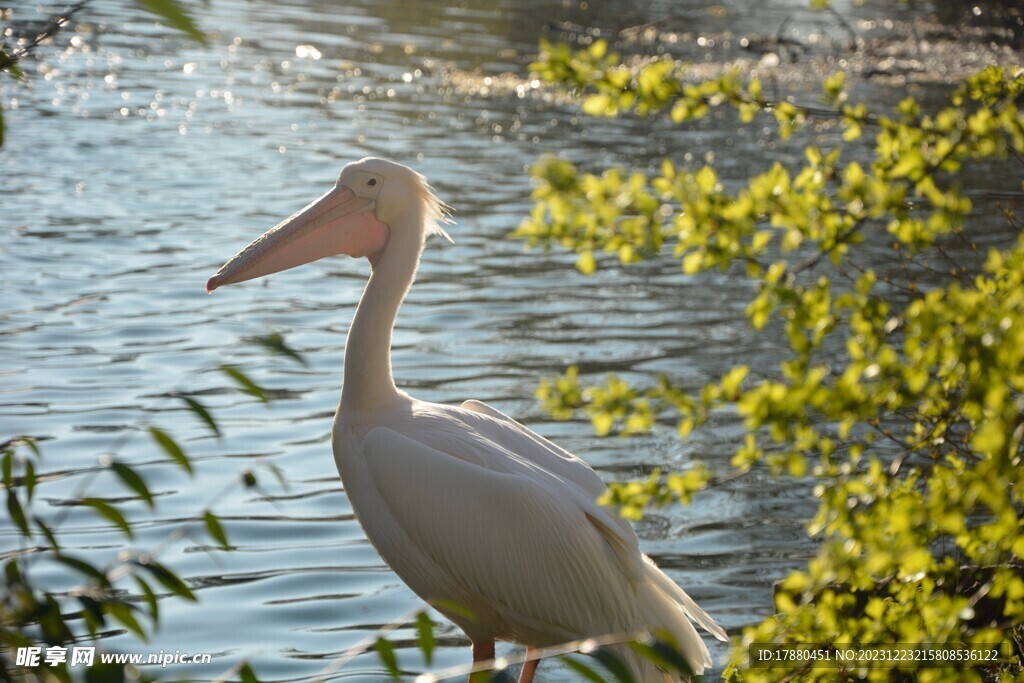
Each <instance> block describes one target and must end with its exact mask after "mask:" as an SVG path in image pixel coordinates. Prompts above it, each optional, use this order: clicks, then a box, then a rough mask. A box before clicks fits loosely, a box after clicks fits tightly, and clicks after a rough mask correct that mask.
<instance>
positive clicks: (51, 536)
mask: <svg viewBox="0 0 1024 683" xmlns="http://www.w3.org/2000/svg"><path fill="white" fill-rule="evenodd" d="M32 521H33V522H34V523H35V525H36V527H37V528H38V529H39V530H40V531H42V532H43V536H46V540H47V541H49V542H50V549H51V550H53V551H54V552H58V553H59V552H60V543H58V542H57V535H56V534H55V533H53V530H52V529H50V527H49V526H47V525H46V523H45V522H44V521H43V520H41V519H39V518H38V517H35V516H33V517H32Z"/></svg>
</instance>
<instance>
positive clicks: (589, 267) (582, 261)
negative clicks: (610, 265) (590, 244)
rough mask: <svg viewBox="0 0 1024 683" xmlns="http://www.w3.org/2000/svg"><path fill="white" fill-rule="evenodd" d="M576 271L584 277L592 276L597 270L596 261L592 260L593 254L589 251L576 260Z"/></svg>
mask: <svg viewBox="0 0 1024 683" xmlns="http://www.w3.org/2000/svg"><path fill="white" fill-rule="evenodd" d="M576 269H577V270H579V271H580V272H581V273H583V274H584V275H593V273H594V270H596V269H597V260H596V259H595V258H594V252H592V251H590V250H589V249H588V250H587V251H585V252H583V253H582V254H580V256H579V258H578V259H576Z"/></svg>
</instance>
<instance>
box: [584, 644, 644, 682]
mask: <svg viewBox="0 0 1024 683" xmlns="http://www.w3.org/2000/svg"><path fill="white" fill-rule="evenodd" d="M594 657H595V658H596V659H597V661H599V662H601V664H603V665H604V667H605V668H606V669H608V671H609V672H611V674H612V675H613V676H615V680H617V681H619V683H636V682H635V681H634V680H633V676H632V674H630V673H629V669H627V668H626V665H625V664H623V662H622V660H621V659H619V657H618V656H617V655H616V654H615V653H614V652H612V651H611V650H610V649H608V648H606V647H601V648H598V649H597V650H596V651H595V652H594Z"/></svg>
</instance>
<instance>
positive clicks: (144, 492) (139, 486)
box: [110, 460, 154, 509]
mask: <svg viewBox="0 0 1024 683" xmlns="http://www.w3.org/2000/svg"><path fill="white" fill-rule="evenodd" d="M110 469H111V470H113V472H114V474H116V475H117V477H118V479H120V480H121V481H122V482H123V483H124V485H125V486H127V487H128V488H130V489H131V490H132V491H135V493H137V494H139V497H140V498H142V500H144V501H146V504H147V505H149V507H150V509H153V506H154V502H153V494H151V493H150V492H149V487H148V486H146V482H145V480H144V479H143V478H142V476H141V475H140V474H139V473H138V472H136V471H135V470H134V469H132V468H131V467H130V466H128V465H125V464H124V463H120V462H117V461H116V460H115V461H114V462H112V463H111V464H110Z"/></svg>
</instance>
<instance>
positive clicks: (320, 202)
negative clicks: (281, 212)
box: [206, 157, 451, 292]
mask: <svg viewBox="0 0 1024 683" xmlns="http://www.w3.org/2000/svg"><path fill="white" fill-rule="evenodd" d="M447 220H448V219H447V207H445V205H444V203H443V202H441V201H440V200H439V199H438V198H437V197H436V196H435V195H434V193H433V191H432V190H431V189H430V186H429V185H427V182H426V179H425V178H424V177H423V176H421V175H420V174H419V173H417V172H416V171H414V170H412V169H411V168H409V167H408V166H403V165H402V164H397V163H395V162H393V161H388V160H387V159H377V158H373V157H368V158H366V159H362V160H360V161H355V162H352V163H350V164H347V165H346V166H345V167H344V168H343V169H342V170H341V175H339V176H338V182H337V183H335V185H334V187H333V188H331V189H330V190H328V191H327V192H326V193H325V194H324V195H323V196H321V197H320V198H319V199H317V200H315V201H314V202H313V203H311V204H309V205H308V206H306V207H305V208H303V209H302V210H300V211H299V212H297V213H295V214H293V215H292V216H290V217H289V218H286V219H285V220H283V221H282V222H281V223H279V224H277V225H276V226H274V227H273V228H271V229H270V230H268V231H267V232H265V233H264V234H263V235H261V236H260V237H258V238H257V239H256V240H254V241H253V242H252V243H251V244H249V246H247V247H245V248H244V249H242V251H240V252H238V253H237V254H235V256H234V257H232V258H231V260H230V261H228V262H227V263H225V264H224V265H223V266H221V268H220V270H218V271H217V273H216V274H215V275H214V276H213V277H211V278H210V279H209V281H208V282H207V283H206V291H207V292H212V291H213V290H215V289H217V288H218V287H221V286H223V285H230V284H234V283H236V282H244V281H245V280H252V279H253V278H258V277H262V276H264V275H269V274H271V273H276V272H278V271H281V270H286V269H288V268H294V267H296V266H301V265H303V264H305V263H310V262H312V261H316V260H318V259H322V258H325V257H327V256H335V255H339V254H345V255H348V256H352V257H355V258H362V257H366V258H368V259H369V260H370V263H372V264H376V262H377V260H378V259H379V258H380V256H381V254H383V253H384V250H385V249H386V248H387V246H388V243H389V241H390V240H391V239H392V233H393V232H395V233H396V236H397V233H398V232H401V233H403V234H402V237H403V238H404V239H417V240H418V241H419V242H420V243H421V244H422V240H423V238H424V237H425V236H426V235H428V234H433V233H436V234H440V235H443V236H444V237H446V238H448V239H449V240H451V237H448V234H447V233H445V231H444V230H443V229H442V228H441V227H440V225H439V223H441V222H447ZM406 233H408V234H406Z"/></svg>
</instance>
